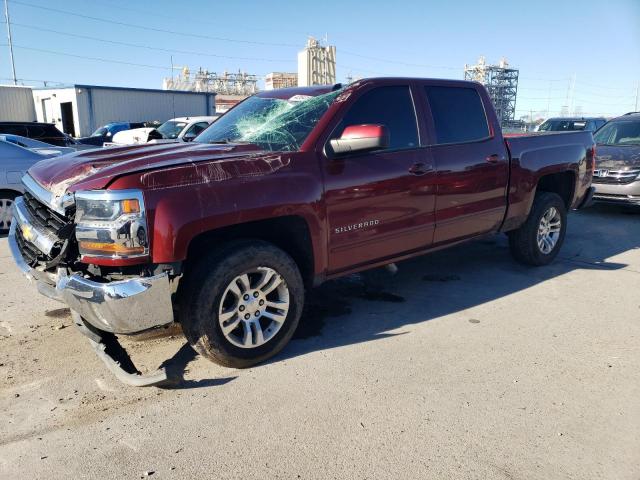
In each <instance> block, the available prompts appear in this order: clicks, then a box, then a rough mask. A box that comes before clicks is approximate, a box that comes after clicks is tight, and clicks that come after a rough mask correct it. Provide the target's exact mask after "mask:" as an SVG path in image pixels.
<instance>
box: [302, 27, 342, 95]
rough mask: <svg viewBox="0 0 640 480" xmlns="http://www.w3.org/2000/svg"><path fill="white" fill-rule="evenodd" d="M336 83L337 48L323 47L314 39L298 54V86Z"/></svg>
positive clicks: (308, 41) (311, 38) (310, 38)
mask: <svg viewBox="0 0 640 480" xmlns="http://www.w3.org/2000/svg"><path fill="white" fill-rule="evenodd" d="M334 83H336V47H334V46H329V45H328V46H326V47H324V46H322V45H320V42H318V40H316V39H315V38H313V37H309V39H308V40H307V46H306V47H305V48H304V50H302V51H301V52H299V53H298V86H299V87H308V86H310V85H333V84H334Z"/></svg>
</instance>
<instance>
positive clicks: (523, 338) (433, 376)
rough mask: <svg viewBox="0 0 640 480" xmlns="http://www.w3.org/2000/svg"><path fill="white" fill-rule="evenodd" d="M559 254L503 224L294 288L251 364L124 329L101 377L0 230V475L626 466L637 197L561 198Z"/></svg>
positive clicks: (639, 392) (325, 473)
mask: <svg viewBox="0 0 640 480" xmlns="http://www.w3.org/2000/svg"><path fill="white" fill-rule="evenodd" d="M569 223H570V225H569V232H568V235H567V238H566V242H565V245H564V248H563V250H562V252H561V254H560V258H559V259H558V260H557V261H556V262H555V263H554V264H552V265H550V266H547V267H542V268H527V267H524V266H521V265H518V264H516V263H515V262H514V261H513V260H512V259H511V256H510V255H509V251H508V246H507V243H506V239H505V237H504V236H497V237H495V238H489V239H486V240H481V241H476V242H473V243H469V244H466V245H461V246H458V247H455V248H453V249H450V250H446V251H441V252H438V253H435V254H432V255H429V256H425V257H421V258H418V259H413V260H409V261H406V262H403V263H401V264H399V265H398V267H399V271H398V273H397V274H396V275H395V276H390V275H389V274H387V273H380V272H378V273H376V274H373V275H366V276H364V277H363V276H358V275H356V276H351V277H348V278H344V279H341V280H337V281H333V282H329V283H327V284H325V285H323V286H322V287H320V288H318V289H316V290H315V291H313V292H311V293H310V294H309V295H310V302H309V307H308V308H307V311H306V313H305V315H304V317H303V319H302V323H301V326H300V328H299V331H298V332H297V334H296V338H295V339H294V340H293V341H292V342H291V344H290V345H289V346H288V347H287V348H286V349H285V351H283V352H282V353H281V354H280V355H279V356H277V357H276V358H274V359H273V360H271V361H269V362H268V363H266V364H264V365H260V366H257V367H254V368H251V369H246V370H233V369H227V368H223V367H219V366H217V365H214V364H212V363H210V362H208V361H206V360H203V359H201V358H199V357H198V356H196V355H195V353H193V351H192V350H191V349H190V347H188V345H186V342H185V340H184V338H183V337H181V335H180V332H179V330H171V331H167V332H165V336H164V337H162V338H150V339H128V340H126V341H125V345H126V346H127V348H128V349H129V350H130V351H131V352H132V356H133V358H134V360H135V361H136V362H138V363H140V365H142V366H143V367H144V368H147V369H154V368H157V367H158V366H159V365H161V364H163V362H168V364H169V365H170V366H171V368H174V369H177V370H178V371H180V372H182V373H183V375H184V381H183V382H182V383H181V384H180V385H178V386H177V387H176V388H172V389H159V388H142V389H141V388H133V387H128V386H125V385H122V384H120V383H119V382H118V381H117V380H116V379H115V378H114V377H113V376H112V375H111V373H110V372H109V371H108V370H106V368H105V367H104V365H103V364H102V362H101V361H100V359H98V358H97V357H96V355H95V354H94V353H93V351H92V349H91V347H90V346H89V344H88V342H87V340H86V339H85V338H84V337H82V336H81V335H80V334H79V333H78V332H76V331H75V328H74V327H73V325H72V322H71V318H70V315H69V311H68V310H67V309H65V308H64V306H63V305H61V304H58V303H56V302H54V301H51V300H48V299H46V298H44V297H42V296H40V295H39V294H37V293H36V291H35V289H34V287H33V286H32V285H30V284H29V282H28V281H27V279H26V278H24V277H23V276H22V275H21V274H20V273H19V272H18V270H17V269H16V268H15V266H14V265H13V261H12V259H11V258H10V254H9V251H8V247H7V241H6V239H4V238H3V239H0V312H2V313H1V316H0V478H7V479H22V478H25V479H34V478H35V479H41V478H46V479H69V478H96V479H129V478H131V479H135V478H147V477H152V478H157V479H163V478H166V479H182V478H221V479H243V480H246V479H271V478H283V479H298V478H301V479H333V478H335V479H382V478H390V479H405V478H406V479H414V478H415V479H431V478H433V479H483V480H485V479H511V480H513V479H527V480H529V479H540V480H550V479H590V480H593V479H607V480H610V479H617V480H620V479H629V480H638V479H640V374H639V372H640V348H639V347H638V344H639V340H640V315H639V314H640V249H639V247H640V211H633V210H626V209H622V208H618V207H609V206H597V207H595V208H591V209H588V210H586V211H583V212H579V213H574V214H572V215H571V216H570V218H569Z"/></svg>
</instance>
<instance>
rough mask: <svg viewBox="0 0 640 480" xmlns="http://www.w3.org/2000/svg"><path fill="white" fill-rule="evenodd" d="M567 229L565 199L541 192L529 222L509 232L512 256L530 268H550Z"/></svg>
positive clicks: (535, 201) (536, 198)
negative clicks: (546, 266) (548, 266)
mask: <svg viewBox="0 0 640 480" xmlns="http://www.w3.org/2000/svg"><path fill="white" fill-rule="evenodd" d="M566 230H567V210H566V207H565V204H564V201H563V200H562V198H561V197H560V196H559V195H558V194H556V193H552V192H539V193H537V194H536V197H535V199H534V201H533V205H532V207H531V212H529V217H528V218H527V221H526V222H525V223H524V224H523V225H522V226H521V227H520V228H519V229H517V230H514V231H512V232H509V246H510V247H511V253H512V254H513V256H514V257H515V259H516V260H518V261H519V262H521V263H524V264H527V265H535V266H538V265H547V264H548V263H550V262H551V261H553V259H554V258H555V257H556V256H557V255H558V252H559V251H560V248H561V247H562V243H563V242H564V237H565V233H566Z"/></svg>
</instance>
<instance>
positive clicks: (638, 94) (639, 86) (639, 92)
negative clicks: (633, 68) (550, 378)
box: [635, 80, 640, 112]
mask: <svg viewBox="0 0 640 480" xmlns="http://www.w3.org/2000/svg"><path fill="white" fill-rule="evenodd" d="M638 97H640V80H638V83H637V84H636V109H635V111H636V112H637V111H638Z"/></svg>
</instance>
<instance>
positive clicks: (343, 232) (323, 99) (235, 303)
mask: <svg viewBox="0 0 640 480" xmlns="http://www.w3.org/2000/svg"><path fill="white" fill-rule="evenodd" d="M594 148H595V146H594V142H593V138H592V135H591V132H581V131H578V132H572V133H562V134H548V135H535V136H519V137H513V138H509V139H505V138H503V135H502V133H501V130H500V127H499V124H498V121H497V118H496V114H495V112H494V109H493V107H492V105H491V101H490V100H489V97H488V95H487V92H486V91H485V89H484V88H483V87H482V86H481V85H479V84H476V83H471V82H463V81H449V80H431V79H410V78H379V79H367V80H362V81H358V82H355V83H353V84H351V85H349V86H346V87H342V86H340V85H335V86H317V87H309V88H292V89H282V90H273V91H268V92H262V93H259V94H257V95H254V96H252V97H249V98H247V99H246V100H244V101H243V102H241V103H240V104H238V105H237V106H236V107H234V108H233V109H232V110H230V111H229V112H228V113H226V114H225V115H224V116H223V117H221V118H220V119H219V120H218V121H217V122H215V123H214V124H213V125H212V126H211V127H209V128H208V129H207V130H205V131H204V132H203V133H202V134H201V135H200V136H198V137H197V138H196V140H195V141H193V142H191V143H188V144H185V143H180V144H178V143H176V144H161V145H151V146H146V145H138V146H125V147H117V148H110V149H102V150H92V151H84V152H78V153H73V154H70V155H66V156H64V157H61V158H56V159H52V160H45V161H43V162H41V163H38V164H37V165H35V166H34V167H32V168H31V169H30V170H29V172H28V173H27V175H26V176H25V177H24V179H23V183H24V189H25V192H26V193H25V194H24V196H23V197H20V198H18V199H17V200H16V202H15V206H14V218H13V222H12V225H11V231H10V235H9V245H10V248H11V251H12V253H13V255H14V257H15V260H16V262H17V264H18V265H19V266H20V267H21V268H22V270H23V271H24V272H25V273H26V274H27V275H28V276H29V277H30V278H32V279H34V280H35V282H36V283H37V286H38V290H39V291H40V292H41V293H43V294H45V295H47V296H49V297H51V298H55V299H58V300H60V301H62V302H64V303H66V304H67V305H68V306H69V307H70V308H71V310H72V313H73V316H74V319H75V322H76V324H77V325H78V327H79V328H80V329H81V331H82V332H83V333H85V334H86V335H87V336H88V337H89V338H90V340H91V343H92V345H93V346H94V347H95V349H96V351H97V352H98V354H99V355H100V356H101V357H102V358H103V360H105V362H106V363H107V365H109V366H110V367H112V370H114V372H115V373H116V374H117V375H118V376H119V378H121V379H122V380H124V381H127V382H129V383H131V384H136V385H149V384H156V383H159V382H162V381H166V380H167V379H166V372H164V371H162V370H160V371H158V372H155V373H152V374H147V375H141V374H140V372H138V371H137V370H136V368H135V366H134V365H133V363H132V362H131V361H130V359H128V358H127V357H123V355H124V352H123V349H122V348H121V347H119V343H118V342H117V337H116V335H126V334H133V333H136V332H141V331H145V330H149V329H153V328H157V327H160V326H163V325H167V324H171V323H173V322H179V323H180V324H181V326H182V330H183V331H184V334H185V336H186V338H187V339H188V341H189V342H190V344H191V345H192V346H193V347H194V348H195V349H196V350H197V351H198V352H199V353H200V354H201V355H203V356H205V357H206V358H208V359H210V360H213V361H215V362H217V363H219V364H222V365H226V366H232V367H248V366H251V365H254V364H255V363H257V362H260V361H263V360H265V359H266V358H269V357H271V356H272V355H274V354H276V353H277V352H278V351H280V350H281V349H282V348H283V347H284V346H285V345H286V344H287V342H288V341H289V340H290V339H291V337H292V335H293V333H294V331H295V329H296V326H297V325H298V321H299V319H300V315H301V312H302V308H303V304H304V297H305V289H308V288H311V287H313V286H314V285H318V284H319V283H321V282H322V281H324V280H327V279H332V278H335V277H338V276H341V275H345V274H349V273H352V272H357V271H361V270H365V269H370V268H373V267H379V266H383V265H386V264H390V263H392V262H395V261H398V260H402V259H406V258H409V257H412V256H416V255H422V254H424V253H427V252H430V251H433V250H436V249H440V248H443V247H447V246H450V245H454V244H458V243H460V242H463V241H467V240H471V239H474V238H477V237H479V236H483V235H487V234H492V233H498V232H504V233H507V234H508V236H509V243H510V245H511V250H512V252H513V254H514V256H515V258H516V259H517V260H519V261H521V262H524V263H527V264H530V265H544V264H547V263H549V262H550V261H551V260H553V258H554V257H555V256H556V255H557V254H558V251H559V249H560V247H561V245H562V242H563V239H564V235H565V231H566V225H567V219H566V213H567V211H568V210H570V209H577V208H581V207H582V206H584V205H585V204H586V203H588V202H589V201H590V198H591V195H592V194H593V189H592V187H591V179H592V174H593V167H594ZM116 357H117V358H116Z"/></svg>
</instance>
